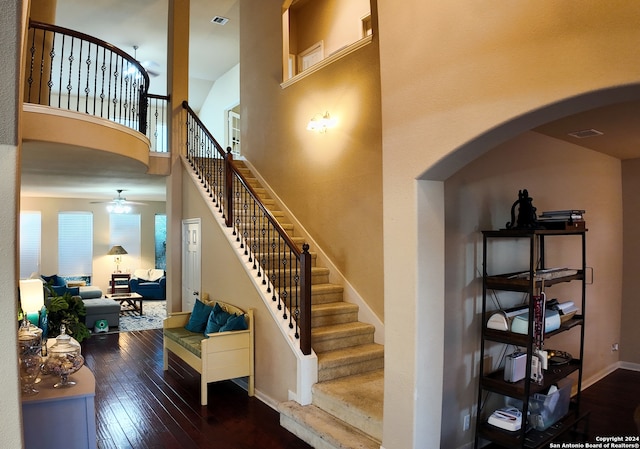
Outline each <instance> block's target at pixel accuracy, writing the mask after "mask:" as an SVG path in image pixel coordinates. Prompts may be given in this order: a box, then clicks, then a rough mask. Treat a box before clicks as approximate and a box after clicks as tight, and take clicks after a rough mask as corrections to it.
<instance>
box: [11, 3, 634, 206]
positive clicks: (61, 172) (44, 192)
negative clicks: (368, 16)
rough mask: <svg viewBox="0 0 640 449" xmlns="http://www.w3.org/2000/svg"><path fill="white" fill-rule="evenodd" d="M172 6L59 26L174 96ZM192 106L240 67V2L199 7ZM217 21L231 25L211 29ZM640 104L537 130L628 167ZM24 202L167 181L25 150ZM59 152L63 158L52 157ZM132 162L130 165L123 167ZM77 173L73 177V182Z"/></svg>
mask: <svg viewBox="0 0 640 449" xmlns="http://www.w3.org/2000/svg"><path fill="white" fill-rule="evenodd" d="M167 4H168V3H167V0H134V1H131V0H129V1H125V0H91V1H86V0H58V2H57V20H56V22H57V24H58V25H61V26H64V27H66V28H71V29H73V30H77V31H81V32H84V33H87V34H90V35H92V36H95V37H98V38H100V39H102V40H104V41H107V42H109V43H111V44H113V45H115V46H117V47H119V48H121V49H123V50H125V51H127V52H129V53H130V54H132V55H133V53H134V49H133V46H134V45H137V46H138V47H139V48H138V50H137V53H136V57H137V59H138V60H139V61H153V62H155V63H156V64H157V65H158V66H159V72H160V75H159V76H157V77H152V78H151V86H150V92H151V93H156V94H166V65H167V62H166V53H167V51H166V49H167V32H166V28H167V27H166V23H167ZM190 5H191V10H190V28H191V33H190V36H189V46H190V52H189V73H190V78H189V99H188V101H189V104H190V105H191V106H192V108H193V109H194V110H196V111H198V110H199V109H200V107H201V105H202V102H203V101H204V99H205V98H206V95H207V94H208V92H209V90H210V88H211V86H212V85H213V82H214V81H215V80H216V79H217V78H218V77H220V76H221V75H222V74H224V73H225V72H227V71H228V70H229V69H230V68H232V67H233V66H235V65H236V64H238V62H239V0H191V2H190ZM214 16H223V17H227V18H228V19H229V22H228V23H227V24H226V25H217V24H213V23H211V19H212V18H213V17H214ZM639 125H640V102H626V103H619V104H616V105H612V106H606V107H601V108H597V109H592V110H589V111H586V112H583V113H579V114H575V115H572V116H569V117H565V118H563V119H560V120H557V121H554V122H550V123H548V124H545V125H542V126H540V127H538V128H535V129H534V130H533V131H536V132H539V133H542V134H545V135H548V136H550V137H554V138H557V139H562V140H566V141H568V142H571V143H575V144H577V145H580V146H583V147H586V148H590V149H592V150H595V151H600V152H603V153H606V154H609V155H611V156H613V157H617V158H620V159H632V158H637V157H640V126H639ZM585 129H597V130H599V131H601V132H603V133H604V134H603V135H600V136H597V137H591V138H586V139H576V138H575V137H571V136H569V135H568V134H569V133H570V132H574V131H580V130H585ZM23 148H24V158H23V174H22V194H23V195H25V196H57V197H75V198H94V199H110V198H113V197H114V196H115V193H114V192H115V191H116V190H117V189H124V190H125V191H126V196H127V199H129V200H134V201H135V200H155V201H164V198H165V183H164V179H163V178H161V177H157V176H155V177H154V176H148V175H145V174H144V170H143V168H141V167H139V166H138V165H137V163H136V162H135V161H130V160H126V158H119V157H115V156H109V155H102V156H96V155H94V154H93V153H92V156H91V157H90V158H83V157H79V155H80V154H81V149H78V148H68V147H67V148H61V147H60V146H56V147H53V146H51V145H47V144H38V145H35V144H33V143H25V145H24V146H23ZM53 151H55V157H54V158H52V157H50V156H47V155H48V154H51V152H53ZM123 159H125V160H123ZM70 173H73V175H71V176H70Z"/></svg>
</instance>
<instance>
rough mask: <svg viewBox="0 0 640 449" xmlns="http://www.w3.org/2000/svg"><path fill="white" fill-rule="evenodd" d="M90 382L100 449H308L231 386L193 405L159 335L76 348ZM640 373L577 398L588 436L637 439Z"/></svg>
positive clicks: (215, 387)
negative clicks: (585, 412) (93, 380)
mask: <svg viewBox="0 0 640 449" xmlns="http://www.w3.org/2000/svg"><path fill="white" fill-rule="evenodd" d="M82 353H83V355H84V357H85V360H86V362H85V363H86V365H87V366H88V367H89V368H90V369H91V370H92V371H93V373H94V375H95V378H96V398H95V404H96V426H97V439H98V448H99V449H147V448H149V449H151V448H154V449H155V448H170V449H173V448H175V449H192V448H193V449H195V448H207V449H208V448H211V449H255V448H260V449H309V448H310V447H311V446H309V445H308V444H306V443H304V442H303V441H301V440H300V439H298V438H297V437H296V436H294V435H293V434H291V433H290V432H288V431H287V430H285V429H284V428H282V427H281V426H280V424H279V415H278V413H277V412H276V411H275V410H273V409H272V408H270V407H269V406H267V405H265V404H264V403H262V402H261V401H260V400H258V399H256V398H255V397H254V398H250V397H248V396H247V394H246V391H245V390H243V389H242V388H240V387H239V386H237V385H235V384H234V383H233V382H230V381H227V382H216V383H212V384H209V404H208V405H207V406H206V407H202V406H200V375H199V374H198V373H196V372H195V371H194V370H193V369H192V368H191V367H189V366H188V365H186V364H184V363H183V362H182V361H181V360H179V359H177V358H176V357H172V356H170V363H169V367H170V368H169V371H167V372H163V371H162V330H160V329H157V330H151V331H137V332H123V333H120V334H117V333H116V334H108V335H107V334H96V335H93V336H92V337H91V338H89V339H87V340H85V341H84V342H83V343H82ZM639 405H640V372H637V371H629V370H622V369H619V370H617V371H615V372H613V373H611V374H610V375H608V376H607V377H605V378H604V379H602V380H601V381H599V382H598V383H596V384H595V385H592V386H591V387H589V388H588V389H586V390H584V391H583V393H582V404H581V408H582V407H584V409H586V410H590V411H591V413H590V417H589V421H588V422H589V426H588V431H589V433H588V436H587V437H586V438H584V437H579V438H578V441H582V442H586V441H589V442H594V441H596V440H595V438H596V437H597V436H637V435H638V428H637V427H636V424H635V423H634V420H633V413H634V410H635V409H636V407H638V406H639Z"/></svg>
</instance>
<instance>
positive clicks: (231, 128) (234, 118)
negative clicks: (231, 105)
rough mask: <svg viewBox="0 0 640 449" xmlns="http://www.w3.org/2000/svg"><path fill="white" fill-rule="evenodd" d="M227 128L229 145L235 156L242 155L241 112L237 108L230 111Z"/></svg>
mask: <svg viewBox="0 0 640 449" xmlns="http://www.w3.org/2000/svg"><path fill="white" fill-rule="evenodd" d="M227 128H228V129H227V135H228V136H229V142H228V146H230V147H231V153H232V154H233V157H238V156H240V114H238V113H237V112H236V111H235V110H230V111H228V116H227Z"/></svg>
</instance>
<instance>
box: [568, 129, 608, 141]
mask: <svg viewBox="0 0 640 449" xmlns="http://www.w3.org/2000/svg"><path fill="white" fill-rule="evenodd" d="M603 134H604V133H603V132H601V131H598V130H597V129H583V130H582V131H574V132H572V133H569V135H570V136H571V137H575V138H576V139H585V138H587V137H595V136H601V135H603Z"/></svg>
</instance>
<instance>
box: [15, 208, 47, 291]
mask: <svg viewBox="0 0 640 449" xmlns="http://www.w3.org/2000/svg"><path fill="white" fill-rule="evenodd" d="M41 228H42V217H41V215H40V212H20V279H26V278H28V277H29V276H31V273H33V272H37V273H39V272H40V241H41V239H42V232H41Z"/></svg>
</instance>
